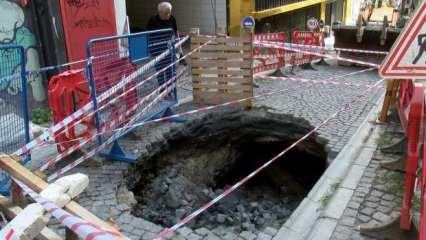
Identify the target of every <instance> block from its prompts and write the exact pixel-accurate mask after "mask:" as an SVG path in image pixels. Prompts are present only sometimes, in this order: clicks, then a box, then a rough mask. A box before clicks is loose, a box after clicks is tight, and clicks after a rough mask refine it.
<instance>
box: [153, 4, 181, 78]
mask: <svg viewBox="0 0 426 240" xmlns="http://www.w3.org/2000/svg"><path fill="white" fill-rule="evenodd" d="M157 11H158V13H157V15H155V16H152V17H151V18H150V19H149V21H148V24H147V26H146V29H147V30H148V31H152V30H159V29H169V28H171V29H173V31H174V33H175V37H177V38H178V37H179V33H178V30H177V24H176V19H175V18H174V17H173V15H172V4H171V3H169V2H161V3H159V4H158V7H157ZM178 52H179V54H178V58H180V57H182V56H183V52H182V49H181V48H179V49H178ZM179 63H180V64H182V65H184V66H186V65H187V63H186V61H185V59H182V60H181V61H180V62H179ZM160 69H161V68H160V67H159V68H158V69H157V71H158V70H160ZM160 82H163V81H160Z"/></svg>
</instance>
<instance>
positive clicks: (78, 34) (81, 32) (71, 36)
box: [60, 0, 124, 68]
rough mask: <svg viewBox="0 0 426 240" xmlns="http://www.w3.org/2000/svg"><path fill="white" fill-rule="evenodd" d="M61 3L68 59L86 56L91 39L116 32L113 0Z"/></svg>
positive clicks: (75, 59) (65, 1)
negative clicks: (87, 45)
mask: <svg viewBox="0 0 426 240" xmlns="http://www.w3.org/2000/svg"><path fill="white" fill-rule="evenodd" d="M123 2H124V1H123ZM60 3H61V14H62V22H63V26H64V34H65V42H66V46H67V56H68V61H78V60H81V59H84V58H86V57H87V56H86V44H87V42H88V41H89V40H90V39H93V38H96V37H105V36H112V35H115V34H116V23H115V10H114V1H113V0H60ZM73 67H76V68H79V67H80V66H73Z"/></svg>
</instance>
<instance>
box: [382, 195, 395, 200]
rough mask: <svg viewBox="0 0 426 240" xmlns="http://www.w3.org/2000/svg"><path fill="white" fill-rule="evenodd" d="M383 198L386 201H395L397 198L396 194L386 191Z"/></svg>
mask: <svg viewBox="0 0 426 240" xmlns="http://www.w3.org/2000/svg"><path fill="white" fill-rule="evenodd" d="M382 199H384V200H386V201H393V200H394V199H395V196H394V195H392V194H389V193H386V194H385V195H383V196H382Z"/></svg>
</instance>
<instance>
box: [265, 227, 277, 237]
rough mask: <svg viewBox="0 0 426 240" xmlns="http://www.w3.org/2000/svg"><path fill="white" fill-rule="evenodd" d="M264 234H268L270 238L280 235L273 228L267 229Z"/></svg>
mask: <svg viewBox="0 0 426 240" xmlns="http://www.w3.org/2000/svg"><path fill="white" fill-rule="evenodd" d="M263 232H264V233H266V234H268V235H269V236H275V235H276V234H277V233H278V230H277V229H275V228H272V227H266V228H265V230H263Z"/></svg>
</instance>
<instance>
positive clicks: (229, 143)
mask: <svg viewBox="0 0 426 240" xmlns="http://www.w3.org/2000/svg"><path fill="white" fill-rule="evenodd" d="M312 128H313V126H311V125H310V124H309V122H307V121H305V120H303V119H300V118H294V117H292V116H289V115H278V114H273V113H269V112H268V111H266V110H264V109H256V110H250V111H230V112H223V113H221V114H209V115H206V116H205V117H203V118H202V119H198V120H194V121H189V122H187V123H185V124H183V125H182V126H181V127H179V128H177V129H175V130H174V131H172V132H171V133H170V134H167V135H166V136H165V138H166V141H162V142H159V143H158V144H154V145H152V146H151V151H150V152H151V155H150V156H145V157H144V158H142V159H140V161H139V164H137V165H136V166H134V167H133V168H132V169H130V171H129V175H128V178H127V180H128V186H129V188H130V189H131V190H132V191H133V193H134V194H135V196H136V199H137V201H138V204H137V205H136V206H135V207H134V208H133V214H134V215H136V216H139V217H143V218H145V219H148V220H150V221H152V222H154V223H156V224H160V225H163V226H165V227H170V226H172V225H174V224H175V223H176V222H177V221H178V220H179V219H181V218H183V217H185V216H187V215H188V214H190V213H192V212H193V211H195V210H197V209H198V208H199V207H201V206H202V205H203V204H205V203H207V202H208V201H210V200H212V199H213V198H215V197H216V196H217V195H219V194H221V193H222V192H223V191H224V190H226V189H227V188H229V187H230V186H231V185H233V184H235V183H236V182H238V181H239V180H241V179H242V178H244V177H246V176H247V175H249V174H250V173H252V172H253V171H254V170H256V169H257V168H259V167H260V166H262V165H263V164H265V163H267V162H268V161H269V160H271V159H272V158H273V157H274V156H276V155H277V154H278V153H280V152H281V151H283V150H284V149H285V148H286V147H288V146H290V145H291V144H292V143H293V142H295V141H296V140H298V139H299V138H300V137H302V136H303V135H305V134H306V133H308V132H309V131H310V130H311V129H312ZM325 145H326V141H325V140H324V139H321V138H319V137H318V136H316V135H312V136H311V137H309V138H308V139H307V140H306V141H304V142H303V143H301V144H299V145H297V146H296V147H295V148H293V149H292V150H291V151H289V152H288V153H286V154H284V155H283V156H282V157H280V158H278V159H277V160H276V161H275V162H274V163H272V164H270V165H269V166H268V167H267V168H265V169H263V170H262V171H261V172H259V173H258V174H257V175H256V176H255V177H254V178H252V179H251V180H249V181H248V182H246V183H245V184H244V185H243V186H241V187H240V188H238V190H236V191H235V192H234V193H231V194H230V195H229V196H227V197H225V198H224V199H222V200H221V201H220V202H219V203H218V204H216V205H215V206H213V207H212V208H211V209H209V210H208V211H206V212H205V213H203V214H201V215H200V216H199V217H197V218H196V219H195V220H194V221H192V222H190V223H189V227H191V228H200V227H206V228H208V229H210V230H213V229H216V228H221V229H223V228H230V229H232V230H233V231H235V232H237V233H238V232H241V231H251V232H254V233H257V232H258V231H262V230H263V229H264V228H265V227H267V226H269V227H274V228H277V229H278V228H280V227H281V225H282V224H283V223H284V222H285V221H286V220H287V218H288V217H289V216H290V214H291V213H292V212H293V210H294V209H295V208H296V207H297V206H298V204H299V203H300V201H301V200H302V199H303V198H304V197H305V195H306V194H307V193H308V192H309V190H310V189H311V188H312V186H313V185H314V184H315V183H316V181H317V180H318V179H319V178H320V176H321V175H322V173H323V172H324V170H325V169H326V167H327V161H326V160H327V152H326V150H325ZM228 230H229V229H228Z"/></svg>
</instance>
